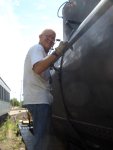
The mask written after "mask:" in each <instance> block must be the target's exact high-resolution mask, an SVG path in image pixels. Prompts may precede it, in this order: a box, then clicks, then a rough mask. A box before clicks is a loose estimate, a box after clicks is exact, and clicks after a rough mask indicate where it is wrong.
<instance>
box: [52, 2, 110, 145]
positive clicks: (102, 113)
mask: <svg viewBox="0 0 113 150" xmlns="http://www.w3.org/2000/svg"><path fill="white" fill-rule="evenodd" d="M71 2H72V3H71V4H66V5H65V7H64V8H63V33H64V40H69V39H70V38H71V35H72V34H73V33H74V32H76V29H77V28H78V26H79V24H76V25H73V24H70V25H71V27H70V25H69V24H66V22H67V20H73V21H76V22H77V23H80V22H82V21H83V20H84V19H85V17H86V16H87V15H88V14H89V13H90V11H91V10H92V9H93V8H94V7H95V5H96V4H98V2H99V1H95V0H89V1H88V0H72V1H71ZM63 62H64V63H63V65H62V70H61V72H60V73H58V72H54V71H53V74H52V78H53V84H52V85H53V95H54V105H53V115H54V117H53V121H54V125H55V128H56V130H57V131H58V132H59V133H61V136H64V137H65V135H67V136H69V137H73V136H72V132H71V129H70V128H73V127H74V130H75V131H76V130H77V131H79V134H81V135H82V136H83V137H85V139H86V140H87V139H88V140H90V139H91V138H92V140H93V142H97V141H99V140H100V141H101V140H103V141H104V140H105V141H111V143H112V141H113V134H112V133H113V7H111V8H110V9H109V10H108V11H107V12H106V13H105V14H104V15H103V16H102V17H101V18H99V19H98V21H97V22H96V23H95V24H94V25H93V26H92V27H90V28H89V30H88V31H87V32H86V33H85V34H84V35H83V36H82V37H81V38H80V39H79V40H78V41H77V42H76V43H74V45H73V50H68V51H67V52H66V54H65V56H64V58H63ZM58 65H61V62H60V61H59V62H58ZM56 118H57V119H56ZM63 120H65V121H64V122H65V123H64V122H63ZM66 122H67V123H69V122H71V125H70V128H69V127H68V129H69V130H65V131H64V128H65V127H67V125H66ZM61 131H64V132H63V133H62V132H61ZM74 138H75V139H76V137H75V136H74ZM99 144H100V143H99ZM100 145H101V144H100Z"/></svg>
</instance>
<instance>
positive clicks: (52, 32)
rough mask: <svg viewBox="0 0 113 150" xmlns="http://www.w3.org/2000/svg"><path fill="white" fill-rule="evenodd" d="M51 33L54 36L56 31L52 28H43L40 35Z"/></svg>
mask: <svg viewBox="0 0 113 150" xmlns="http://www.w3.org/2000/svg"><path fill="white" fill-rule="evenodd" d="M51 34H52V35H54V36H56V33H55V31H54V30H52V29H45V30H43V31H42V33H41V34H40V35H51Z"/></svg>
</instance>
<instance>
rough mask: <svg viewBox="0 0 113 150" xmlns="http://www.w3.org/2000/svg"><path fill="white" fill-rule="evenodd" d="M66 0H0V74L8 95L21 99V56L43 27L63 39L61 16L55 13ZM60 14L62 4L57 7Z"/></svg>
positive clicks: (23, 56) (22, 61)
mask: <svg viewBox="0 0 113 150" xmlns="http://www.w3.org/2000/svg"><path fill="white" fill-rule="evenodd" d="M64 2H66V0H48V1H47V0H40V1H39V0H0V77H1V78H2V79H3V80H4V81H5V83H6V84H7V85H8V87H9V88H10V89H11V93H10V97H11V98H17V99H18V100H22V99H23V97H22V82H23V65H24V59H25V56H26V53H27V51H28V50H29V48H30V47H31V46H32V45H34V44H36V43H37V42H38V35H39V34H40V32H41V31H42V30H43V29H45V28H52V29H53V30H55V31H56V34H57V37H56V38H59V39H61V40H62V39H63V28H62V27H63V22H62V21H63V20H62V18H59V17H58V16H57V11H58V9H59V7H60V6H61V5H62V4H63V3H64ZM59 16H62V7H61V10H60V11H59Z"/></svg>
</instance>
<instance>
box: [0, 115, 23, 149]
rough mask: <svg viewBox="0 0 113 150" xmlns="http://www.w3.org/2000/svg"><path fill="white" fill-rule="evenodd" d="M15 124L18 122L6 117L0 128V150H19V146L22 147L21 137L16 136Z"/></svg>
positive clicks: (16, 128)
mask: <svg viewBox="0 0 113 150" xmlns="http://www.w3.org/2000/svg"><path fill="white" fill-rule="evenodd" d="M17 124H18V121H14V119H13V118H9V117H8V118H7V119H6V121H5V122H4V123H3V124H2V125H1V126H0V150H19V149H20V147H21V146H22V147H24V144H23V141H22V138H21V136H17V133H18V127H17ZM23 150H24V149H23Z"/></svg>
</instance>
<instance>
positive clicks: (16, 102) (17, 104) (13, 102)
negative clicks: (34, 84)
mask: <svg viewBox="0 0 113 150" xmlns="http://www.w3.org/2000/svg"><path fill="white" fill-rule="evenodd" d="M10 104H11V105H12V106H20V102H19V101H18V100H17V99H16V98H13V99H11V100H10Z"/></svg>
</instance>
